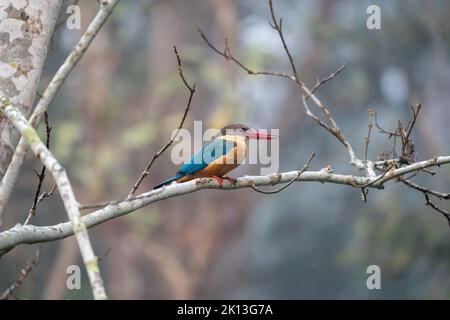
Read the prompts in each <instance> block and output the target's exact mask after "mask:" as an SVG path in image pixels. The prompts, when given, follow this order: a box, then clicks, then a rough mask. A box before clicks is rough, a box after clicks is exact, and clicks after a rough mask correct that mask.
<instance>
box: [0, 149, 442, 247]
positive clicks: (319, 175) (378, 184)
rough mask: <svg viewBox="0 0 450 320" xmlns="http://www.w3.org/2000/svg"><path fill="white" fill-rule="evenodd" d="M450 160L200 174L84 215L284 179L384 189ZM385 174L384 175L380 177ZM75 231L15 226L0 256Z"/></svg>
mask: <svg viewBox="0 0 450 320" xmlns="http://www.w3.org/2000/svg"><path fill="white" fill-rule="evenodd" d="M447 163H450V156H445V157H436V158H433V159H429V160H425V161H420V162H417V163H414V164H411V165H408V166H405V167H402V168H399V169H392V170H390V171H389V172H388V173H386V174H383V175H380V176H377V177H373V178H371V177H366V176H353V175H342V174H334V173H332V170H331V169H330V168H324V169H322V170H319V171H305V172H303V173H302V174H301V175H300V176H299V175H298V171H290V172H283V173H274V174H271V175H267V176H244V177H241V178H238V179H237V181H236V182H233V183H231V182H229V181H227V180H224V181H223V183H222V184H221V185H219V183H218V182H217V180H216V179H213V178H200V179H196V180H192V181H188V182H184V183H174V184H171V185H169V186H164V187H162V188H161V189H156V190H152V191H149V192H145V193H142V194H140V195H137V196H135V197H133V198H131V199H128V200H124V201H116V202H111V203H109V204H108V205H107V206H106V207H104V208H102V209H100V210H97V211H94V212H91V213H89V214H87V215H85V216H83V217H82V218H81V221H82V222H83V223H84V225H85V226H86V228H91V227H93V226H96V225H98V224H101V223H104V222H105V221H108V220H111V219H113V218H116V217H120V216H123V215H125V214H128V213H131V212H134V211H136V210H138V209H141V208H143V207H145V206H148V205H149V204H151V203H154V202H157V201H161V200H165V199H169V198H173V197H178V196H181V195H185V194H189V193H192V192H197V191H199V190H202V189H223V190H234V189H242V188H251V187H252V186H272V185H277V184H281V183H289V182H290V181H291V180H293V179H294V178H295V181H299V182H300V181H314V182H321V183H334V184H339V185H346V186H349V187H353V188H361V187H362V186H366V187H367V188H369V187H370V188H377V189H382V188H383V186H384V184H385V183H386V182H388V181H390V180H392V179H395V178H397V177H399V176H402V175H405V174H408V173H411V172H414V171H417V170H422V169H423V168H427V167H432V166H439V165H442V164H447ZM380 177H381V178H380ZM71 235H73V229H72V227H71V223H70V222H64V223H59V224H56V225H53V226H44V227H37V226H32V225H27V226H22V225H20V224H19V225H16V226H15V227H13V228H11V229H9V230H6V231H4V232H2V233H0V256H1V255H3V254H5V253H6V252H8V251H9V250H11V249H12V248H14V247H16V246H17V245H20V244H32V243H39V242H47V241H54V240H58V239H63V238H66V237H69V236H71Z"/></svg>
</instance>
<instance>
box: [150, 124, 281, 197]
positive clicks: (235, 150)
mask: <svg viewBox="0 0 450 320" xmlns="http://www.w3.org/2000/svg"><path fill="white" fill-rule="evenodd" d="M220 134H221V135H220V136H218V137H216V138H215V139H214V140H212V141H210V142H208V143H207V144H205V145H204V146H203V147H202V149H201V150H200V151H199V152H197V153H196V154H195V155H193V156H192V158H191V159H190V160H189V161H188V162H186V163H184V164H183V165H182V166H181V167H180V169H178V171H177V172H176V173H175V175H174V176H173V177H171V178H169V179H167V180H165V181H163V182H161V183H160V184H158V185H157V186H156V187H154V188H153V189H158V188H161V187H163V186H165V185H168V184H170V183H172V182H173V181H176V182H186V181H189V180H193V179H196V178H206V177H211V178H215V179H216V180H217V181H218V182H219V185H222V182H223V179H227V180H230V181H234V180H235V179H234V178H231V177H226V176H225V175H226V174H227V173H228V172H230V171H231V170H233V169H235V168H236V167H237V166H239V165H240V164H241V163H242V161H243V160H244V159H245V156H246V155H247V149H248V139H258V140H271V139H274V138H277V137H276V136H274V135H272V134H269V133H265V132H262V131H260V130H257V129H252V128H249V127H247V126H245V125H243V124H229V125H226V126H225V127H223V128H222V129H221V130H220Z"/></svg>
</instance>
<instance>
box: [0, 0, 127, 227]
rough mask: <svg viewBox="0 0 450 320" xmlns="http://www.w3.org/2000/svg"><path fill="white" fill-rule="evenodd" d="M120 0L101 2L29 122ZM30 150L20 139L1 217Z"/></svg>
mask: <svg viewBox="0 0 450 320" xmlns="http://www.w3.org/2000/svg"><path fill="white" fill-rule="evenodd" d="M118 2H119V0H102V1H100V9H99V11H98V13H97V15H96V16H95V18H94V19H93V20H92V22H91V24H90V25H89V27H88V28H87V29H86V31H85V33H84V34H83V36H82V37H81V38H80V40H79V41H78V43H77V44H76V46H75V47H74V48H73V50H72V52H71V53H70V54H69V56H68V57H67V58H66V60H65V61H64V63H63V64H62V65H61V67H59V69H58V71H57V72H56V74H55V75H54V76H53V79H52V80H51V81H50V83H49V84H48V86H47V88H46V89H45V91H44V94H43V95H42V97H41V99H40V100H39V103H38V104H37V106H36V108H35V109H34V111H33V113H32V115H31V117H30V119H29V121H30V123H31V125H32V126H33V127H36V126H37V125H38V124H39V122H40V121H41V118H42V116H43V114H44V111H46V110H47V109H48V107H49V105H50V104H51V102H52V101H53V98H54V97H55V95H56V93H57V92H58V90H59V88H60V87H61V86H62V84H63V83H64V81H65V80H66V78H67V77H68V75H69V73H70V72H71V71H72V69H73V68H74V67H75V65H76V64H77V63H78V61H79V60H80V59H81V57H82V56H83V54H84V53H85V52H86V50H87V49H88V47H89V45H90V44H91V43H92V41H93V40H94V38H95V37H96V35H97V33H98V32H99V30H100V29H101V27H102V26H103V24H104V23H105V21H106V20H107V19H108V17H109V16H110V14H111V12H112V11H113V9H114V7H115V6H116V4H117V3H118ZM27 151H28V144H27V143H26V141H25V139H23V138H21V139H20V141H19V144H18V145H17V147H16V149H15V151H14V154H13V157H12V160H11V162H10V164H9V166H8V169H7V170H6V173H5V175H4V176H3V179H2V181H1V183H0V218H1V215H2V212H3V211H4V209H5V206H6V204H7V203H8V200H9V197H10V195H11V192H12V189H13V187H14V185H15V184H16V181H17V177H18V176H19V172H20V168H21V167H22V163H23V160H24V158H25V154H26V153H27Z"/></svg>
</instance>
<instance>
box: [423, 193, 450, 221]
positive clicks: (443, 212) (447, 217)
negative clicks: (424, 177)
mask: <svg viewBox="0 0 450 320" xmlns="http://www.w3.org/2000/svg"><path fill="white" fill-rule="evenodd" d="M423 194H424V196H425V200H426V203H425V205H427V206H430V207H432V208H433V209H434V210H436V211H437V212H439V213H440V214H442V216H443V217H444V218H445V219H447V222H448V226H449V227H450V213H448V211H447V210H444V209H442V208H439V207H438V206H437V205H435V204H434V203H433V202H431V201H430V196H429V195H428V193H426V192H424V193H423Z"/></svg>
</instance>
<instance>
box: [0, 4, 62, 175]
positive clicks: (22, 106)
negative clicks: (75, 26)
mask: <svg viewBox="0 0 450 320" xmlns="http://www.w3.org/2000/svg"><path fill="white" fill-rule="evenodd" d="M61 3H62V0H0V96H4V97H7V98H9V100H10V101H11V102H12V103H13V104H14V105H15V106H17V107H18V108H19V110H20V111H21V112H22V113H23V114H24V115H25V116H27V117H28V116H29V115H30V113H31V109H32V105H33V101H34V97H35V93H36V89H37V86H38V83H39V79H40V76H41V72H42V67H43V65H44V61H45V57H46V56H47V49H48V46H49V43H50V39H51V36H52V34H53V30H54V27H55V23H56V19H57V17H58V13H59V9H60V6H61ZM19 138H20V135H19V133H18V131H17V130H16V129H15V128H14V126H13V125H12V124H11V123H10V122H9V121H7V119H5V117H3V116H0V177H2V176H3V174H4V173H5V170H6V168H7V167H8V164H9V163H10V161H11V157H12V154H13V152H14V149H15V147H16V145H17V142H18V141H19Z"/></svg>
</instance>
